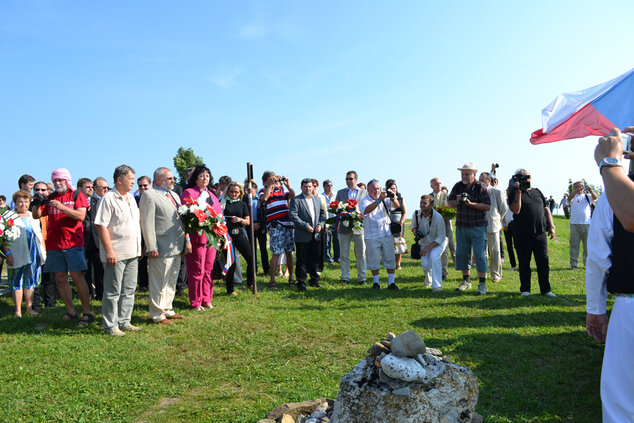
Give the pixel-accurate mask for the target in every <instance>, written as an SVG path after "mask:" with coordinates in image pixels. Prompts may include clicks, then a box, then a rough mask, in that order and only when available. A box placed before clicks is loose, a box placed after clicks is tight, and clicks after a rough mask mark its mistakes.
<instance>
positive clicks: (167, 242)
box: [139, 167, 191, 325]
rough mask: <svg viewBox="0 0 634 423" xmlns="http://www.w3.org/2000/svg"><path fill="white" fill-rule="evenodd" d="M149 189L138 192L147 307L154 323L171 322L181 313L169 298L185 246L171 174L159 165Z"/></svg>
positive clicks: (179, 316) (178, 317)
mask: <svg viewBox="0 0 634 423" xmlns="http://www.w3.org/2000/svg"><path fill="white" fill-rule="evenodd" d="M152 188H153V189H150V190H148V191H146V192H144V193H143V194H142V195H141V201H140V203H139V208H140V213H141V231H142V233H143V239H144V240H145V249H146V254H147V255H148V267H149V272H148V279H149V281H148V282H149V309H150V316H151V317H152V320H153V321H154V323H159V324H163V325H170V324H172V320H174V319H182V318H183V316H182V315H180V314H176V313H174V310H173V308H172V301H173V300H174V295H175V293H176V279H177V278H178V270H179V267H180V262H181V254H182V252H183V247H184V246H185V247H186V249H187V252H188V253H190V252H191V243H190V242H189V239H187V240H186V239H185V228H184V226H183V222H182V221H181V219H180V218H179V216H178V212H177V210H178V205H179V204H180V198H179V197H178V194H176V193H175V192H174V191H172V189H173V188H174V175H173V174H172V172H171V171H170V170H169V169H167V168H165V167H160V168H158V169H156V170H155V171H154V184H153V187H152Z"/></svg>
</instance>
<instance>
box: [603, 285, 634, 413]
mask: <svg viewBox="0 0 634 423" xmlns="http://www.w3.org/2000/svg"><path fill="white" fill-rule="evenodd" d="M633 351H634V298H626V297H616V298H615V299H614V307H613V308H612V314H611V315H610V323H609V325H608V336H607V339H606V341H605V352H604V353H603V369H602V370H601V401H602V402H603V423H632V422H634V353H633Z"/></svg>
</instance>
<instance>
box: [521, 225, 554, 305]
mask: <svg viewBox="0 0 634 423" xmlns="http://www.w3.org/2000/svg"><path fill="white" fill-rule="evenodd" d="M515 247H516V248H517V258H518V261H519V270H520V292H530V291H531V256H533V257H535V264H536V265H537V281H538V282H539V291H540V292H541V294H542V295H544V294H545V293H547V292H548V291H550V282H549V280H548V278H549V273H550V267H549V264H548V237H547V236H546V233H545V232H544V233H541V234H518V233H516V234H515Z"/></svg>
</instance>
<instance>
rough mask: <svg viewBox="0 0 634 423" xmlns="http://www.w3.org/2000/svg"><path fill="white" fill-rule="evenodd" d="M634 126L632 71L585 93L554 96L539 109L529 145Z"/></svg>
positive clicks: (633, 70)
mask: <svg viewBox="0 0 634 423" xmlns="http://www.w3.org/2000/svg"><path fill="white" fill-rule="evenodd" d="M630 125H634V69H632V70H630V71H629V72H627V73H625V74H623V75H621V76H619V77H618V78H614V79H613V80H611V81H608V82H605V83H603V84H599V85H597V86H594V87H592V88H587V89H585V90H581V91H577V92H573V93H565V94H561V95H559V96H557V98H555V99H554V100H553V102H552V103H550V104H549V105H548V106H546V107H545V108H544V109H543V110H542V129H539V130H537V131H535V132H533V133H532V134H531V143H532V144H543V143H548V142H555V141H562V140H568V139H571V138H581V137H587V136H589V135H605V134H607V133H608V132H610V130H611V129H612V128H615V127H616V128H620V129H623V128H625V127H626V126H630Z"/></svg>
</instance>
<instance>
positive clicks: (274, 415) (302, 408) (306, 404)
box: [266, 398, 327, 420]
mask: <svg viewBox="0 0 634 423" xmlns="http://www.w3.org/2000/svg"><path fill="white" fill-rule="evenodd" d="M326 401H327V400H326V398H317V399H314V400H312V401H302V402H293V403H288V404H282V405H280V406H279V407H277V408H275V409H273V410H271V411H269V413H268V414H267V415H266V418H267V419H273V420H277V419H279V418H280V417H281V416H282V415H283V414H289V415H290V416H291V417H293V419H295V418H296V417H297V416H298V415H300V414H304V415H307V414H310V413H312V412H313V411H314V410H315V408H317V407H318V406H319V405H321V404H322V403H324V402H326Z"/></svg>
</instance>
